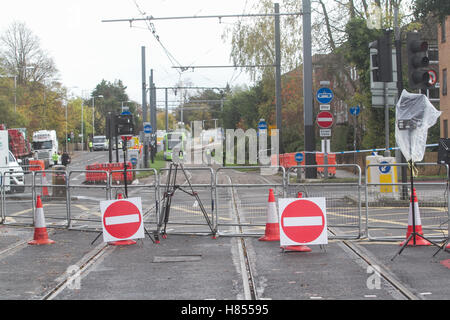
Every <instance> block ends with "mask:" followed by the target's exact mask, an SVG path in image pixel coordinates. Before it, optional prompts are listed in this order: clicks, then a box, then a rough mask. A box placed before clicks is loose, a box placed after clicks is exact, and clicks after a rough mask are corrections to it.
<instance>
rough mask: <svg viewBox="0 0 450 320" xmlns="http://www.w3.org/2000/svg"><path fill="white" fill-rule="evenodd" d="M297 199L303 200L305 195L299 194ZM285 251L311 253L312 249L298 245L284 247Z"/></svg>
mask: <svg viewBox="0 0 450 320" xmlns="http://www.w3.org/2000/svg"><path fill="white" fill-rule="evenodd" d="M297 198H303V193H301V192H298V193H297ZM282 249H283V250H284V251H298V252H311V251H312V250H311V248H310V247H308V246H304V245H296V246H286V247H282Z"/></svg>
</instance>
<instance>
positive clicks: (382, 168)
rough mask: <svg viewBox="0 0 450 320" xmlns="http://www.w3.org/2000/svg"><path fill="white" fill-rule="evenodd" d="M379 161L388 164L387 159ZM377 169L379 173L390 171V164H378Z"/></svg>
mask: <svg viewBox="0 0 450 320" xmlns="http://www.w3.org/2000/svg"><path fill="white" fill-rule="evenodd" d="M380 163H384V164H388V163H389V162H387V161H381V162H380ZM378 169H380V172H381V173H385V174H386V173H389V171H391V166H386V165H384V166H379V167H378Z"/></svg>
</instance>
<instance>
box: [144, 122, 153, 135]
mask: <svg viewBox="0 0 450 320" xmlns="http://www.w3.org/2000/svg"><path fill="white" fill-rule="evenodd" d="M152 131H153V128H152V125H151V124H150V123H145V124H144V133H152Z"/></svg>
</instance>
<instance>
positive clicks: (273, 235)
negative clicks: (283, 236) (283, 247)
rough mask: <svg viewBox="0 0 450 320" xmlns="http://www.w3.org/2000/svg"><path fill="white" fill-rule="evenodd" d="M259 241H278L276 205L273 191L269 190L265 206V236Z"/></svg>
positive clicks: (278, 227)
mask: <svg viewBox="0 0 450 320" xmlns="http://www.w3.org/2000/svg"><path fill="white" fill-rule="evenodd" d="M258 240H259V241H280V226H279V224H278V215H277V205H276V203H275V195H274V194H273V189H270V190H269V200H268V204H267V221H266V232H265V235H264V236H262V237H261V238H259V239H258Z"/></svg>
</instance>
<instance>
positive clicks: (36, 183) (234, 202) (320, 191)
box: [0, 163, 450, 241]
mask: <svg viewBox="0 0 450 320" xmlns="http://www.w3.org/2000/svg"><path fill="white" fill-rule="evenodd" d="M391 165H392V166H396V167H398V170H397V171H399V170H400V167H402V166H407V164H391ZM374 166H375V167H379V166H380V165H379V164H373V165H368V166H367V167H366V172H368V169H369V168H370V167H374ZM417 166H418V168H419V176H421V175H423V174H422V172H423V170H424V169H425V168H426V167H430V166H437V164H428V163H418V164H417ZM319 167H321V168H324V167H335V168H337V169H341V170H342V169H347V171H351V172H354V173H356V174H354V177H355V178H354V179H345V180H344V181H343V180H342V179H339V180H336V179H334V178H333V179H320V180H315V179H314V180H313V179H311V180H305V179H303V178H302V173H303V172H304V171H305V170H306V169H308V168H319ZM441 167H442V173H444V171H445V174H446V175H445V176H442V175H441V176H440V177H436V178H435V179H433V180H431V181H430V180H427V181H424V180H423V179H417V180H415V184H414V186H415V188H416V192H417V196H418V201H419V208H420V216H421V221H422V227H423V231H424V235H425V236H426V237H429V238H431V239H443V238H447V237H448V229H449V222H448V221H449V217H450V212H449V202H450V195H449V192H448V191H449V190H448V189H449V185H448V177H449V168H448V166H447V165H441ZM55 169H56V168H55ZM184 169H185V172H186V175H187V177H185V176H184V174H183V173H182V172H181V171H178V176H177V180H176V182H175V185H174V186H172V187H174V188H175V189H176V194H175V195H174V197H173V199H172V202H171V210H170V216H169V217H168V220H167V230H166V231H167V233H168V234H170V233H172V234H211V226H212V228H213V231H214V233H218V234H219V235H221V236H260V235H263V234H264V232H265V225H266V222H267V221H266V219H267V207H268V205H267V204H268V195H269V190H270V189H272V190H273V191H274V194H275V197H276V199H278V198H297V197H298V193H299V192H301V193H302V196H303V197H324V198H326V210H327V222H328V227H329V231H330V238H336V239H359V238H361V237H367V238H368V239H369V240H389V241H393V240H404V239H405V232H406V229H407V226H408V212H409V210H408V209H409V205H410V202H409V194H410V192H411V190H410V182H409V181H408V182H406V183H401V182H398V181H396V182H394V183H380V182H376V183H374V182H368V180H367V175H366V179H365V183H364V182H362V181H361V180H362V175H361V168H360V167H359V166H358V165H340V164H333V165H317V166H296V167H291V168H289V169H288V170H287V171H286V170H285V169H284V168H283V167H251V168H249V167H244V166H242V167H221V168H218V169H217V170H215V171H214V170H213V169H212V168H208V167H189V168H184ZM249 170H250V171H255V170H258V171H261V173H263V171H271V173H272V175H271V176H270V179H267V178H266V176H265V175H264V173H263V174H261V175H255V174H254V172H252V173H249V172H247V171H249ZM127 171H129V174H130V175H131V176H132V179H131V180H130V181H129V183H127V193H128V197H130V198H131V197H140V198H141V200H142V207H143V212H142V213H143V216H144V223H145V224H146V226H147V228H148V230H149V231H152V232H156V231H158V230H160V228H161V224H162V223H163V221H161V211H162V208H161V206H162V204H163V203H164V199H165V197H167V194H166V193H167V187H168V185H167V182H168V179H167V177H168V173H169V171H170V170H169V169H168V168H165V169H162V170H160V172H159V173H158V172H157V171H156V170H155V169H133V170H127ZM205 173H206V174H205ZM13 174H14V173H13V172H8V171H6V172H5V173H4V174H2V175H0V178H1V184H0V187H1V190H0V191H1V192H0V199H1V205H0V210H1V212H0V223H2V224H10V225H27V226H32V225H33V223H34V211H35V205H36V196H37V195H39V196H41V197H42V200H43V205H44V211H45V219H46V222H47V225H48V226H49V227H63V228H69V229H76V230H86V231H101V229H102V224H101V212H100V206H99V202H100V201H103V200H111V199H116V198H117V196H118V194H119V193H122V194H124V193H125V184H124V180H123V179H120V178H118V177H119V176H120V175H122V177H123V171H122V170H120V171H119V170H117V171H104V170H98V171H92V170H70V171H65V170H43V171H42V170H39V171H29V170H25V171H24V173H23V175H24V176H23V185H12V184H11V183H9V182H8V180H9V179H10V178H11V177H12V176H11V175H13ZM90 174H97V175H100V177H101V178H102V179H98V181H102V182H101V183H100V182H99V183H88V182H89V181H92V179H89V178H88V177H87V175H90ZM103 178H104V179H103ZM96 180H97V179H96ZM336 181H340V182H336ZM190 187H192V188H193V190H194V192H195V193H196V194H197V195H198V197H199V199H200V202H201V203H199V201H197V199H196V197H194V196H193V194H190V193H191V189H190ZM381 188H382V189H383V192H380V190H381ZM389 188H391V189H392V190H393V192H392V194H387V193H386V192H385V191H386V190H387V189H389ZM99 191H100V192H99ZM183 191H184V192H183ZM201 206H203V208H204V210H205V211H206V213H207V217H208V220H209V221H210V222H211V225H210V224H208V221H207V220H206V219H205V216H204V215H203V212H202V210H201ZM363 208H365V215H364V214H363V213H362V210H363Z"/></svg>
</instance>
